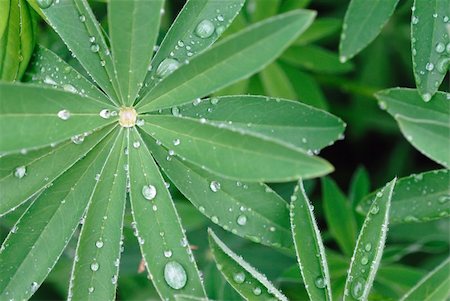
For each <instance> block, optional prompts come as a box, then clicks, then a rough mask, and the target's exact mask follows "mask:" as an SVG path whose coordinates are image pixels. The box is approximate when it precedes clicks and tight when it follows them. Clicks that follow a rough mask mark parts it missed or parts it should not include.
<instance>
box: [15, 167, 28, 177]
mask: <svg viewBox="0 0 450 301" xmlns="http://www.w3.org/2000/svg"><path fill="white" fill-rule="evenodd" d="M26 175H27V168H26V167H25V166H19V167H16V169H14V176H15V177H16V178H18V179H22V178H23V177H25V176H26Z"/></svg>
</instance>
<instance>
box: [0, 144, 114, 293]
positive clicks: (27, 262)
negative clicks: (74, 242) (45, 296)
mask: <svg viewBox="0 0 450 301" xmlns="http://www.w3.org/2000/svg"><path fill="white" fill-rule="evenodd" d="M114 136H115V135H110V136H109V137H108V138H105V140H103V141H102V142H101V143H100V144H99V145H98V146H97V147H96V148H95V149H94V150H92V151H91V152H90V153H89V154H88V156H87V157H86V158H85V159H84V160H82V161H80V162H79V163H78V164H76V165H75V166H74V167H73V168H71V169H70V170H69V171H67V172H66V173H65V174H64V175H63V176H62V177H60V178H59V179H58V180H56V181H55V182H54V183H53V185H52V186H51V187H50V188H48V189H47V190H46V191H44V192H43V193H42V194H41V195H40V196H39V198H38V199H37V200H36V201H34V203H32V204H31V205H30V207H29V208H28V210H27V211H26V212H25V213H24V215H23V216H22V217H21V218H20V220H19V221H18V222H17V224H16V225H15V226H14V228H13V230H12V231H11V232H10V234H9V236H8V237H7V239H6V240H5V241H4V242H3V245H2V247H1V251H0V268H1V271H2V277H1V278H0V299H6V300H9V299H15V300H23V299H28V298H29V297H30V296H31V295H32V294H33V293H34V292H35V291H36V290H37V288H38V287H39V286H40V285H41V283H42V282H43V281H44V279H45V278H46V276H47V275H48V273H49V272H50V270H51V269H52V268H53V266H54V265H55V263H56V261H57V260H58V258H59V256H60V255H61V253H62V251H63V250H64V248H65V247H66V245H67V243H68V242H69V240H70V238H71V236H72V234H73V233H74V231H75V229H76V228H77V226H78V223H79V222H80V218H81V217H82V216H83V214H84V212H85V209H86V206H87V204H88V202H89V200H90V197H91V195H92V191H93V190H94V188H95V186H96V184H97V182H96V180H95V175H96V173H98V172H101V170H102V169H103V166H104V163H105V161H106V160H107V159H108V156H109V149H110V147H111V145H112V143H111V142H112V141H113V138H114ZM50 242H51V243H50Z"/></svg>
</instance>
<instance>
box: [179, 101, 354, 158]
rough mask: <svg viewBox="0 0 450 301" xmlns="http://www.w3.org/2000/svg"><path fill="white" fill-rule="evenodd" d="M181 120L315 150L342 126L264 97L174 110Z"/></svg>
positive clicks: (330, 117) (326, 116) (326, 115)
mask: <svg viewBox="0 0 450 301" xmlns="http://www.w3.org/2000/svg"><path fill="white" fill-rule="evenodd" d="M178 111H179V114H180V115H181V116H185V117H192V118H204V119H206V120H207V121H208V124H211V125H215V126H217V127H220V128H228V129H231V130H234V131H239V132H243V133H246V134H249V135H254V136H257V137H261V138H264V139H268V140H273V141H277V142H278V143H280V144H285V145H288V146H292V147H296V148H299V149H303V150H307V151H309V152H313V151H317V150H320V149H322V148H324V147H325V146H328V145H330V144H332V143H333V142H334V141H335V140H337V139H338V138H339V137H340V135H342V132H343V131H344V128H345V124H344V123H343V122H342V121H341V120H340V119H339V118H336V117H334V116H333V115H331V114H329V113H327V112H324V111H321V110H318V109H315V108H312V107H310V106H307V105H304V104H302V103H299V102H295V101H290V100H285V99H279V98H268V97H264V96H250V95H242V96H225V97H215V98H210V99H205V100H202V101H201V102H200V103H198V102H196V103H194V104H186V105H184V106H181V107H178Z"/></svg>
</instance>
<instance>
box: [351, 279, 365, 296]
mask: <svg viewBox="0 0 450 301" xmlns="http://www.w3.org/2000/svg"><path fill="white" fill-rule="evenodd" d="M365 285H366V281H365V280H364V279H363V278H361V277H358V278H356V279H355V280H353V282H352V285H351V294H352V296H353V298H355V299H358V300H359V299H360V298H361V297H362V296H363V293H364V286H365Z"/></svg>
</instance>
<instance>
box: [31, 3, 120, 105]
mask: <svg viewBox="0 0 450 301" xmlns="http://www.w3.org/2000/svg"><path fill="white" fill-rule="evenodd" d="M28 1H29V2H30V3H31V4H32V5H33V7H34V8H35V9H36V10H37V11H38V12H40V13H41V14H43V15H44V16H45V19H46V21H47V23H49V25H50V26H51V27H52V28H53V29H54V30H55V31H56V33H58V35H59V36H60V37H61V39H62V40H63V41H64V43H65V44H66V45H67V47H68V48H69V50H70V51H71V52H72V53H73V54H74V55H75V56H76V58H77V60H78V61H79V62H80V64H81V65H82V66H83V68H84V69H85V70H86V71H87V72H88V73H89V74H90V76H91V77H92V79H93V80H94V81H95V82H96V83H97V84H98V85H99V86H100V87H101V88H102V90H103V91H105V93H106V94H107V95H109V97H111V98H112V99H113V100H115V101H117V100H118V97H119V96H120V94H119V92H118V87H117V85H118V84H117V79H116V76H115V73H114V66H113V61H112V59H111V54H110V50H109V49H108V45H107V44H106V41H105V38H104V37H103V34H102V31H101V27H100V25H99V24H98V22H97V20H96V19H95V16H94V14H93V12H92V10H91V8H90V7H89V4H88V2H87V1H85V0H74V1H59V2H57V1H53V3H52V5H51V6H49V7H47V8H42V9H41V8H40V7H39V6H38V5H36V4H35V3H34V1H37V0H28ZM69 24H70V26H69ZM103 65H104V66H103Z"/></svg>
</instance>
